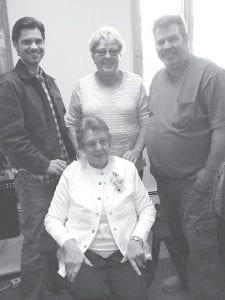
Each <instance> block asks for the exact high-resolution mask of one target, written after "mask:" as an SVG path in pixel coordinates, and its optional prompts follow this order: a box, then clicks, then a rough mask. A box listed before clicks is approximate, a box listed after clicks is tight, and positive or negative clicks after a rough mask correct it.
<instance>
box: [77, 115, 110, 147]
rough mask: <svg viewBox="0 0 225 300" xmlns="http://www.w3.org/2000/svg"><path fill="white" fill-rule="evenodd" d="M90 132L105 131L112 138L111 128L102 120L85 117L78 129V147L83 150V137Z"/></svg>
mask: <svg viewBox="0 0 225 300" xmlns="http://www.w3.org/2000/svg"><path fill="white" fill-rule="evenodd" d="M88 130H96V131H105V132H106V133H107V134H108V135H109V138H110V133H109V127H108V126H107V124H106V123H105V122H104V121H103V120H102V119H100V118H98V117H96V116H92V115H83V116H82V117H81V118H80V121H79V125H78V127H77V129H76V138H77V143H78V147H79V148H80V149H81V148H83V137H84V135H85V133H86V132H87V131H88Z"/></svg>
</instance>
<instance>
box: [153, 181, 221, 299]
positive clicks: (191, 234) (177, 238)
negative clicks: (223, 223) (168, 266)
mask: <svg viewBox="0 0 225 300" xmlns="http://www.w3.org/2000/svg"><path fill="white" fill-rule="evenodd" d="M156 181H157V187H158V193H159V197H160V203H161V218H162V221H163V222H165V224H166V225H167V226H168V229H169V235H167V237H166V240H165V243H166V246H167V248H168V251H169V254H170V257H171V259H172V261H173V264H174V266H175V268H176V270H177V273H178V275H179V277H180V278H181V280H182V281H183V282H184V283H185V284H187V285H188V287H189V290H190V293H192V294H193V299H197V300H200V299H204V300H206V299H210V300H222V299H225V291H224V290H225V274H224V267H223V265H222V264H221V257H220V255H219V254H218V241H217V235H216V218H215V214H214V211H213V209H212V201H211V195H212V193H211V191H206V192H205V193H199V192H198V191H197V190H196V189H195V188H194V186H193V185H194V180H190V179H181V180H176V179H163V178H159V177H156Z"/></svg>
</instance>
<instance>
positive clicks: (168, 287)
mask: <svg viewBox="0 0 225 300" xmlns="http://www.w3.org/2000/svg"><path fill="white" fill-rule="evenodd" d="M186 289H187V286H186V285H185V284H184V283H183V282H182V281H181V280H180V279H179V277H178V276H177V275H175V276H172V277H169V278H167V279H166V280H165V281H164V282H163V284H162V290H163V291H165V292H168V293H172V292H176V291H182V290H186Z"/></svg>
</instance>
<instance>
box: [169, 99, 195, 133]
mask: <svg viewBox="0 0 225 300" xmlns="http://www.w3.org/2000/svg"><path fill="white" fill-rule="evenodd" d="M194 117H195V101H194V100H193V101H188V102H181V101H179V102H177V103H176V105H175V110H174V115H173V117H172V125H173V126H174V127H175V128H177V129H179V130H183V129H186V128H188V127H190V125H191V124H192V122H193V120H194Z"/></svg>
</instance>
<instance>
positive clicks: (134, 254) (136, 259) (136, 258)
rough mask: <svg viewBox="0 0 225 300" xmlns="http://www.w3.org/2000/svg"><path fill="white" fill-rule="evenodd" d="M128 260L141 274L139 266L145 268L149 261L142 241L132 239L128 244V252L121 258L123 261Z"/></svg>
mask: <svg viewBox="0 0 225 300" xmlns="http://www.w3.org/2000/svg"><path fill="white" fill-rule="evenodd" d="M126 260H128V261H129V262H130V264H131V266H132V268H133V269H134V271H135V272H136V273H137V274H138V275H141V271H140V269H139V267H141V268H145V263H146V261H147V259H146V256H145V254H144V250H143V246H142V243H141V242H140V241H134V240H130V241H129V243H128V246H127V252H126V255H125V256H124V258H123V259H122V260H121V263H123V262H125V261H126Z"/></svg>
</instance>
